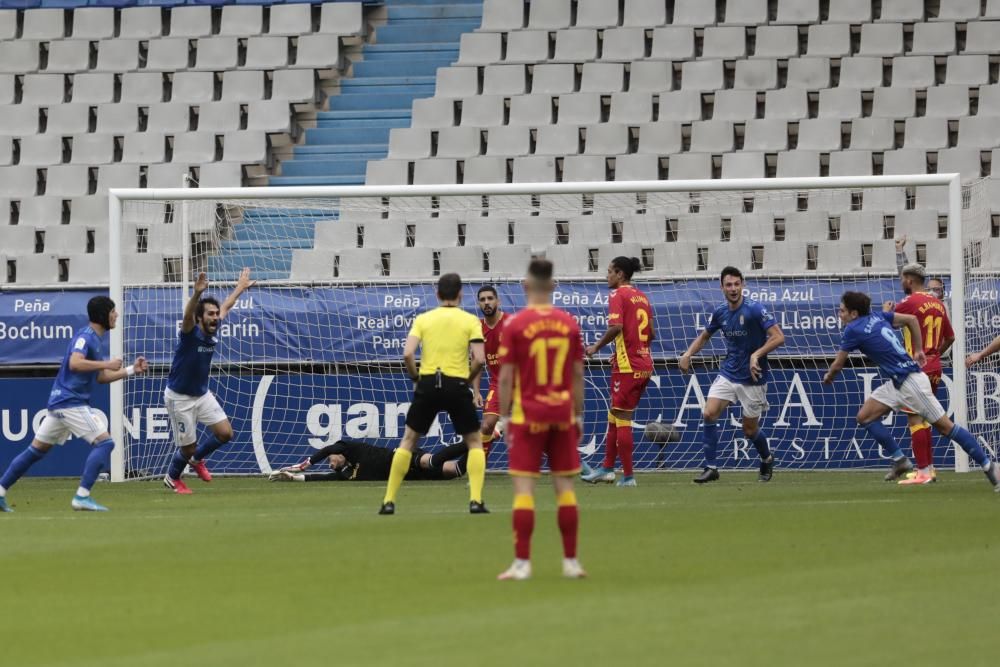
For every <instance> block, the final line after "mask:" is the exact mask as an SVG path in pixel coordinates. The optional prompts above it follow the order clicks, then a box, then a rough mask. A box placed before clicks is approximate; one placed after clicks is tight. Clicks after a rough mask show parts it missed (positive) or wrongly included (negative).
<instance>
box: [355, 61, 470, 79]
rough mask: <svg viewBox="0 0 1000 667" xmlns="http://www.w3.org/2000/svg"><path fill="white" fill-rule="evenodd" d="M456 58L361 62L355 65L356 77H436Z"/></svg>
mask: <svg viewBox="0 0 1000 667" xmlns="http://www.w3.org/2000/svg"><path fill="white" fill-rule="evenodd" d="M453 62H454V58H452V57H451V56H448V57H446V58H401V59H393V60H359V61H358V62H356V63H354V76H355V77H357V78H358V79H361V78H363V77H387V76H435V75H436V74H437V71H438V68H439V67H447V66H448V65H450V64H452V63H453Z"/></svg>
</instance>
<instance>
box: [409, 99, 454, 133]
mask: <svg viewBox="0 0 1000 667" xmlns="http://www.w3.org/2000/svg"><path fill="white" fill-rule="evenodd" d="M412 118H413V127H451V126H454V125H455V101H454V100H451V99H442V98H438V97H428V98H425V99H419V100H413V110H412Z"/></svg>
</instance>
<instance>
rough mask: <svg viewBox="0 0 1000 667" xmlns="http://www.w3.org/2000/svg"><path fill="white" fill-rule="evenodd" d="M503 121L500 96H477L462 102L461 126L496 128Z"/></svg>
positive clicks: (502, 102) (501, 97) (501, 98)
mask: <svg viewBox="0 0 1000 667" xmlns="http://www.w3.org/2000/svg"><path fill="white" fill-rule="evenodd" d="M503 121H504V98H503V96H502V95H477V96H476V97H470V98H467V99H465V100H463V101H462V126H472V127H497V126H499V125H503Z"/></svg>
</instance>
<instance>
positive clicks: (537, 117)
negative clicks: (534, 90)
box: [510, 94, 552, 127]
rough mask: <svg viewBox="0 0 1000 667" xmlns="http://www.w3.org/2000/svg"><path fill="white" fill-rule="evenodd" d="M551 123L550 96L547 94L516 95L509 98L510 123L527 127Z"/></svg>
mask: <svg viewBox="0 0 1000 667" xmlns="http://www.w3.org/2000/svg"><path fill="white" fill-rule="evenodd" d="M551 123H552V97H551V96H549V95H539V94H531V95H517V96H516V97H512V98H511V100H510V124H511V125H521V126H528V127H537V126H539V125H550V124H551Z"/></svg>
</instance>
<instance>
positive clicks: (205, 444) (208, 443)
mask: <svg viewBox="0 0 1000 667" xmlns="http://www.w3.org/2000/svg"><path fill="white" fill-rule="evenodd" d="M224 444H225V443H224V442H221V441H220V440H219V439H218V438H217V437H215V434H211V435H209V436H208V437H207V438H205V440H203V441H202V443H201V444H200V445H198V449H196V450H195V451H194V456H192V457H191V458H193V459H194V460H195V461H204V460H205V459H207V458H208V457H209V456H211V454H212V452H214V451H215V450H217V449H218V448H219V447H222V445H224ZM174 479H176V477H175V478H174Z"/></svg>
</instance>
